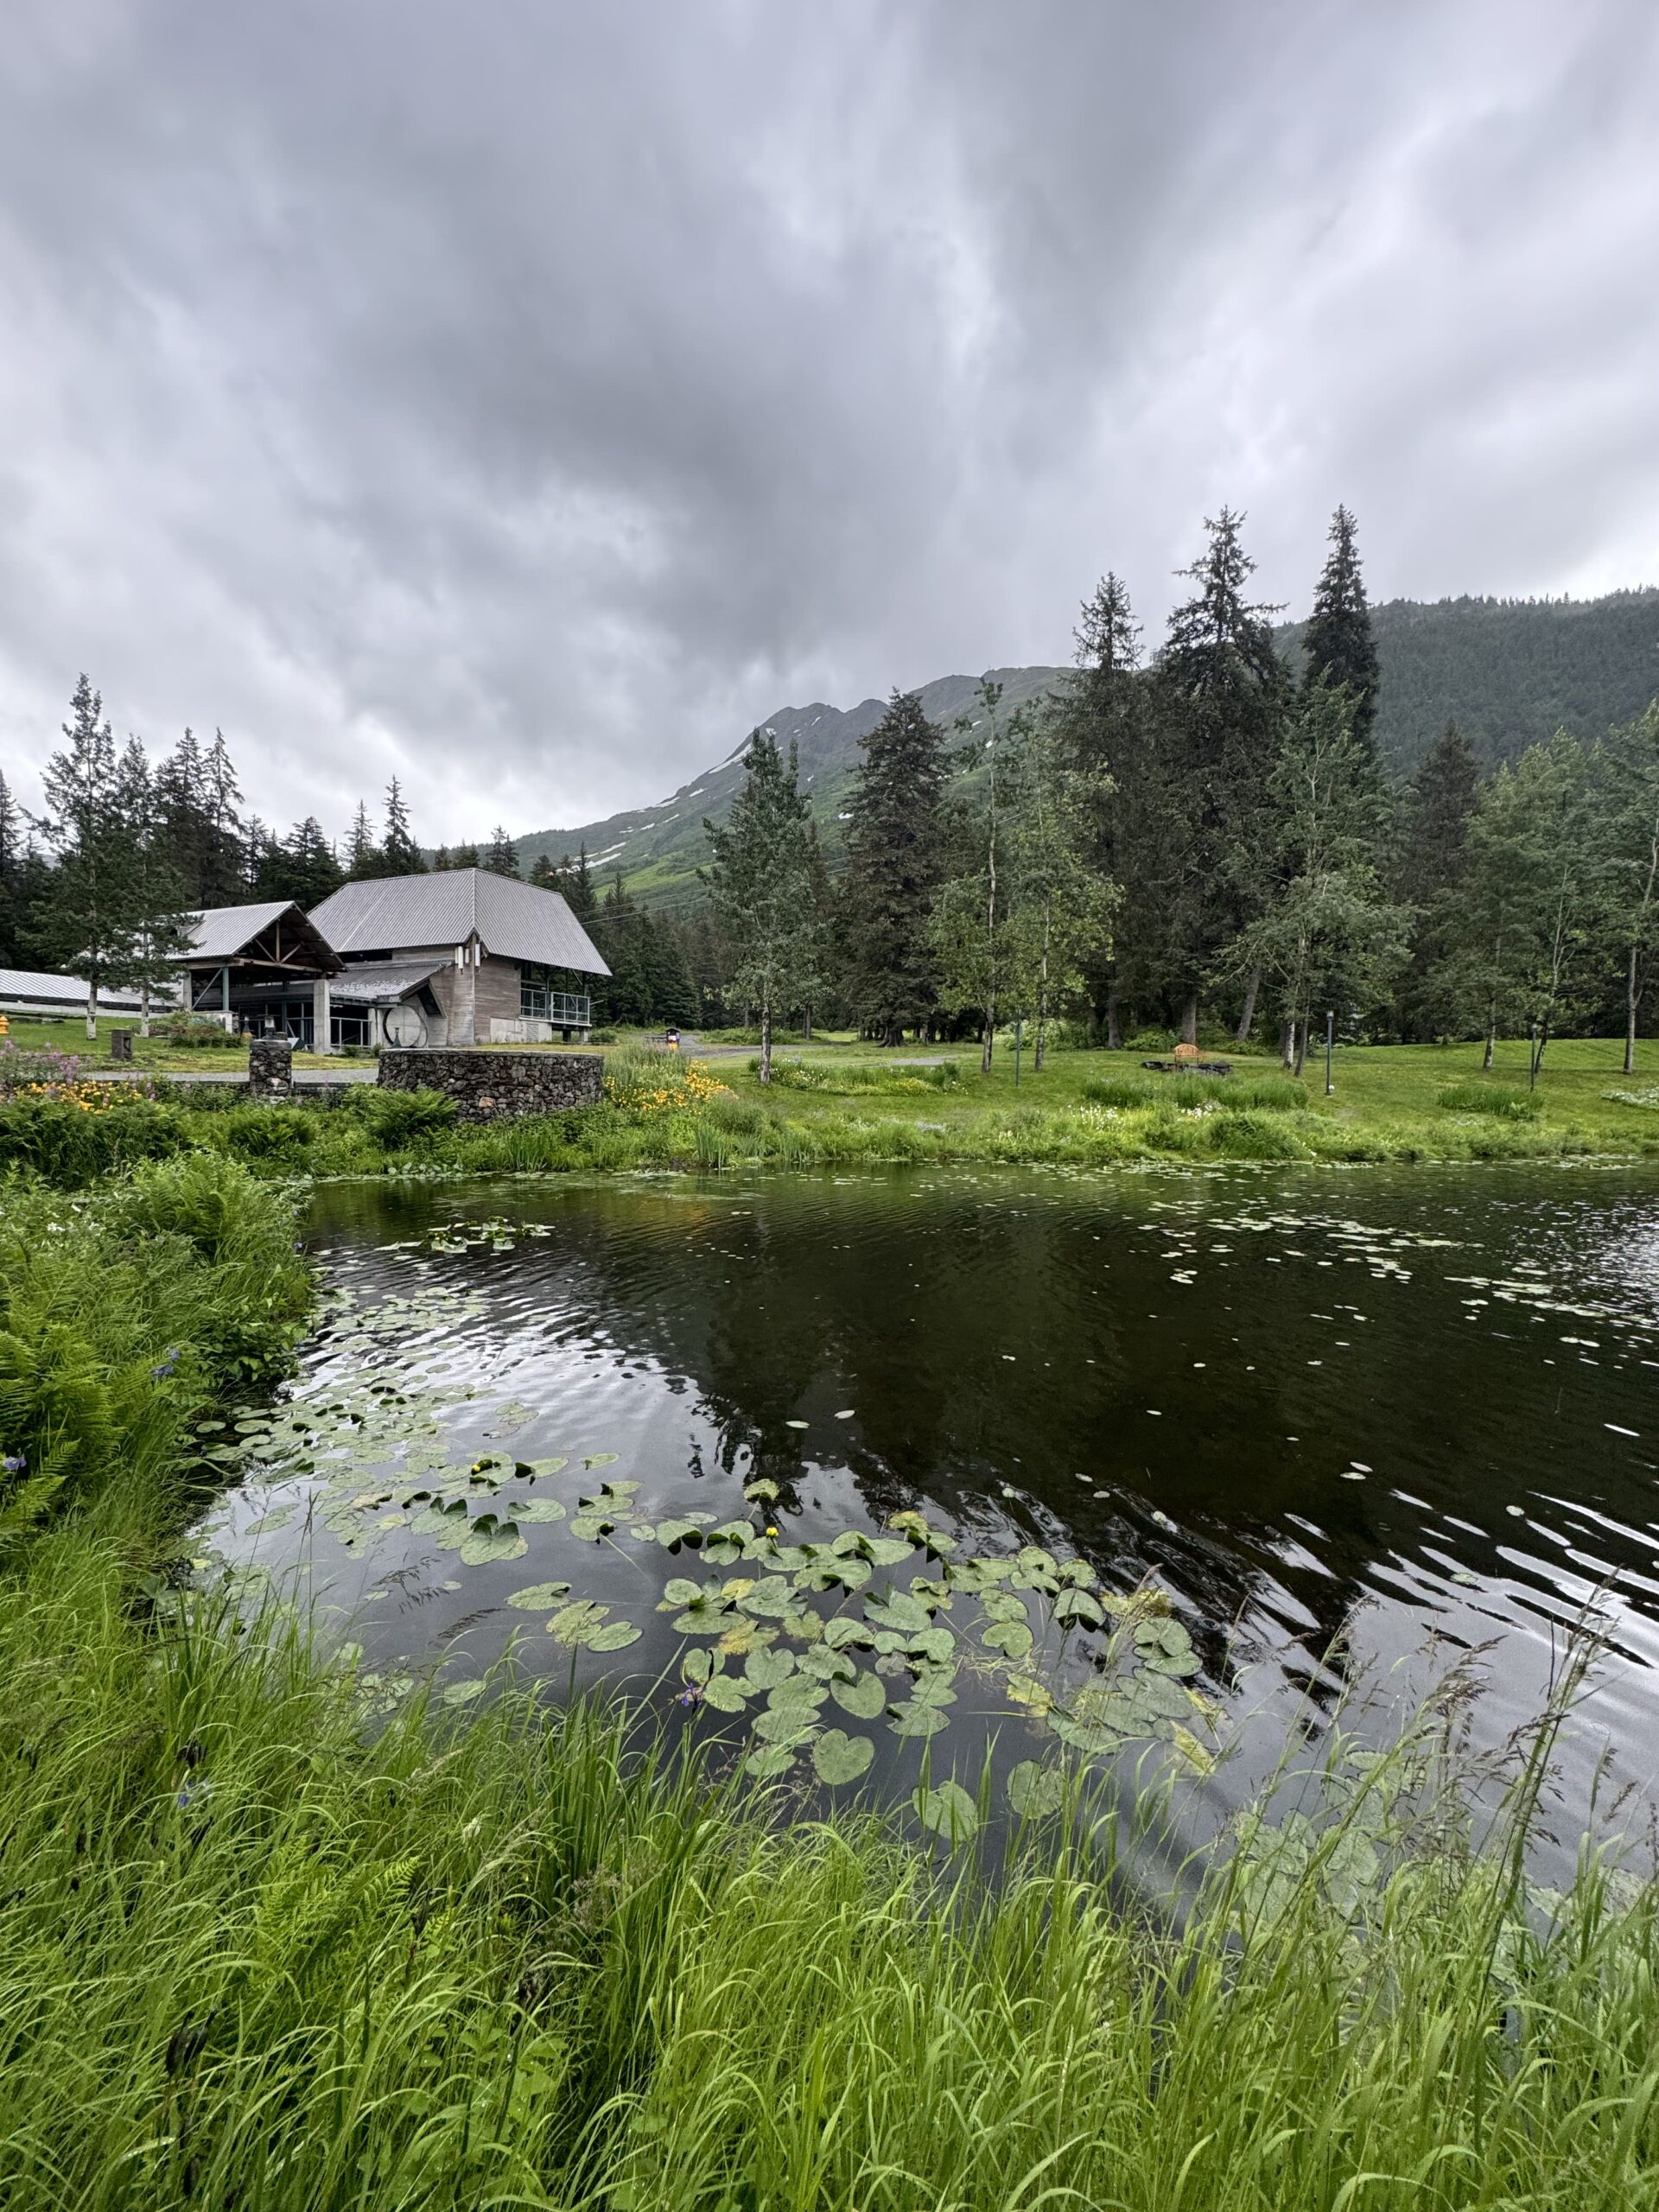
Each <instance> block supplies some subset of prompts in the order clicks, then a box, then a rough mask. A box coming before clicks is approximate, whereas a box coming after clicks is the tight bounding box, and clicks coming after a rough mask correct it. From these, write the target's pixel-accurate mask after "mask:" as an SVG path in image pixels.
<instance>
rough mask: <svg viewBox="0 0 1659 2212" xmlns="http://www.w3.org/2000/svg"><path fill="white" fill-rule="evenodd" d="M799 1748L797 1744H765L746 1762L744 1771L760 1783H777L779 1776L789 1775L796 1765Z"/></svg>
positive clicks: (752, 1753)
mask: <svg viewBox="0 0 1659 2212" xmlns="http://www.w3.org/2000/svg"><path fill="white" fill-rule="evenodd" d="M799 1748H800V1747H799V1745H796V1744H763V1745H761V1746H760V1749H759V1750H757V1751H751V1752H750V1753H749V1756H748V1757H747V1758H746V1759H745V1760H744V1762H743V1769H744V1771H745V1773H747V1774H752V1775H753V1776H754V1777H755V1778H756V1779H757V1780H758V1781H760V1782H772V1781H775V1780H776V1778H777V1777H778V1776H779V1775H780V1774H787V1773H788V1772H789V1770H790V1769H791V1767H792V1766H793V1765H794V1764H795V1754H796V1752H797V1751H798V1749H799Z"/></svg>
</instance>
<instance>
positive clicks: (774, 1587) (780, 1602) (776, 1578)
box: [737, 1574, 794, 1620]
mask: <svg viewBox="0 0 1659 2212" xmlns="http://www.w3.org/2000/svg"><path fill="white" fill-rule="evenodd" d="M793 1595H794V1592H792V1591H791V1588H790V1586H789V1585H788V1583H787V1582H786V1581H785V1579H784V1577H783V1576H782V1575H781V1574H764V1575H762V1576H761V1578H760V1580H759V1581H758V1582H756V1583H753V1584H752V1585H751V1586H750V1587H749V1588H748V1589H747V1590H746V1591H745V1592H743V1594H742V1596H741V1598H740V1599H738V1601H737V1602H738V1605H740V1607H741V1609H742V1611H744V1612H746V1613H753V1614H754V1615H755V1616H756V1617H757V1618H760V1619H761V1620H777V1619H779V1618H781V1616H782V1615H783V1614H785V1613H786V1612H788V1611H790V1610H791V1606H790V1599H791V1597H792V1596H793Z"/></svg>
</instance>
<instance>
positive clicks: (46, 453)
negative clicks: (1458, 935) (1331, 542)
mask: <svg viewBox="0 0 1659 2212" xmlns="http://www.w3.org/2000/svg"><path fill="white" fill-rule="evenodd" d="M5 16H6V48H5V60H4V65H3V68H0V423H3V435H0V766H3V767H4V769H5V771H6V772H7V774H8V776H9V777H10V778H11V779H12V780H13V781H14V783H15V784H16V785H17V787H18V789H19V791H20V792H21V794H22V797H23V798H24V799H25V801H26V802H31V801H33V800H34V798H35V793H36V791H37V785H36V782H35V767H36V766H37V765H38V763H39V761H40V760H41V757H42V755H43V753H44V752H45V751H46V750H47V749H48V747H49V746H50V744H51V743H52V742H53V741H54V739H55V735H56V730H57V726H58V723H59V722H60V720H61V719H62V716H63V713H64V711H65V702H66V700H67V694H68V691H69V690H70V688H71V686H72V685H73V681H74V677H75V673H76V671H77V670H79V669H80V668H83V667H84V668H86V669H87V670H89V671H91V673H92V677H93V680H94V682H95V683H98V684H99V685H100V686H101V688H102V690H103V691H104V694H105V702H106V704H107V706H108V709H109V710H110V713H111V716H112V718H113V721H114V722H115V726H116V728H117V732H118V734H122V735H124V734H125V733H126V732H127V731H128V730H136V731H137V732H138V733H139V734H141V735H143V737H144V738H145V739H146V740H147V741H149V743H150V745H151V746H152V747H156V748H160V747H163V746H165V745H167V744H168V743H170V742H171V741H172V740H173V739H174V737H175V736H176V734H177V733H178V731H179V729H180V728H181V727H182V725H183V724H184V723H186V722H187V721H188V722H192V723H194V725H195V726H196V727H197V728H198V729H203V730H206V731H207V732H208V733H211V731H212V729H213V726H214V725H215V724H219V725H222V727H223V728H224V730H225V732H226V737H227V739H228V741H229V742H230V744H231V747H232V751H233V753H234V755H235V757H236V759H237V760H238V763H239V765H240V766H241V769H242V772H243V778H244V782H245V785H246V787H247V791H248V795H249V798H250V800H251V803H252V804H254V805H255V806H257V809H258V810H259V811H260V812H261V813H262V814H264V815H265V816H267V817H271V818H274V819H275V820H276V821H277V823H279V824H285V823H288V822H289V821H291V820H292V819H293V818H294V817H296V816H297V815H300V814H303V813H305V812H308V811H315V813H317V814H318V815H319V816H321V818H322V820H323V821H324V823H325V825H326V826H327V828H328V829H330V830H331V831H332V830H337V829H341V828H343V826H344V824H345V822H346V817H347V816H348V814H349V811H350V809H351V807H352V804H353V802H354V801H355V799H356V798H357V797H358V795H359V792H367V793H369V794H370V795H371V797H372V798H378V793H379V791H380V790H381V789H382V788H383V787H384V785H385V782H386V779H387V778H388V777H389V776H391V774H393V773H397V775H399V776H401V777H402V778H403V779H404V785H405V788H406V791H407V793H408V795H409V796H410V799H411V800H412V802H413V806H414V811H415V819H416V829H417V830H418V831H419V832H420V833H421V834H423V836H426V837H427V838H428V839H429V840H433V841H435V840H436V839H438V838H440V837H444V838H449V839H453V838H455V837H457V836H463V835H466V834H469V833H471V834H477V833H481V832H484V831H486V830H487V829H489V827H490V826H491V824H492V823H493V822H495V821H496V820H497V819H498V818H499V819H505V821H506V822H507V823H509V824H510V825H511V826H512V828H513V829H515V830H525V829H536V828H542V827H547V826H554V825H556V826H560V827H569V826H571V825H574V824H576V823H582V822H586V821H588V820H590V819H593V818H594V817H600V816H602V815H604V814H607V813H609V812H610V811H612V810H615V809H618V808H620V807H624V806H630V805H636V804H645V803H647V802H650V801H652V800H654V799H656V798H660V797H662V796H663V795H664V794H665V793H666V792H667V791H669V790H671V788H672V787H673V786H674V785H677V784H678V783H680V782H682V781H683V780H684V779H686V778H687V777H689V776H690V775H691V774H693V773H694V772H696V770H698V769H700V768H702V766H705V765H707V763H708V762H709V761H710V760H713V759H715V758H717V757H720V756H721V755H723V754H724V753H727V752H728V750H729V749H730V748H731V747H732V746H733V745H734V743H736V742H737V741H739V740H740V739H741V736H742V735H743V734H744V731H745V729H746V728H747V726H748V724H749V723H750V722H751V721H753V720H754V719H755V718H756V717H758V716H759V715H762V714H764V713H766V711H768V710H769V709H773V708H776V707H779V706H782V705H784V704H786V703H799V702H804V701H807V700H810V699H813V698H823V699H828V700H829V701H831V702H833V703H835V704H837V705H849V704H851V703H852V702H854V701H855V700H857V699H859V698H861V697H862V696H867V695H868V694H870V693H872V692H875V693H881V692H885V691H887V690H888V689H889V688H890V687H891V686H892V685H893V683H901V684H912V683H922V682H925V681H926V680H927V679H928V678H930V677H935V676H939V675H943V674H945V673H947V672H949V671H953V670H960V671H966V672H969V673H976V672H977V671H980V670H981V669H982V668H983V667H986V666H988V665H992V664H1007V663H1019V662H1027V661H1037V660H1061V659H1067V658H1070V656H1071V624H1072V621H1073V620H1074V618H1075V613H1076V606H1077V601H1078V600H1079V598H1081V597H1082V596H1083V595H1084V594H1085V593H1086V592H1087V591H1088V590H1089V589H1090V587H1091V585H1092V583H1093V582H1094V580H1095V578H1096V575H1098V574H1099V573H1100V571H1101V570H1103V569H1105V568H1107V567H1109V566H1110V567H1116V569H1119V570H1120V572H1122V574H1124V575H1126V576H1127V578H1128V582H1129V584H1130V587H1131V589H1132V591H1133V592H1134V594H1135V601H1136V604H1137V607H1138V609H1139V611H1140V612H1141V614H1142V617H1143V619H1144V620H1146V621H1147V625H1148V628H1149V630H1150V631H1151V632H1154V634H1155V632H1156V627H1157V625H1158V622H1159V620H1160V617H1161V615H1162V613H1164V612H1165V610H1166V607H1167V606H1168V604H1169V601H1170V599H1171V596H1172V593H1173V590H1174V588H1175V587H1174V586H1173V582H1172V577H1171V571H1172V570H1173V569H1174V568H1176V567H1177V566H1178V565H1179V564H1180V563H1183V562H1185V561H1188V560H1191V559H1192V557H1193V556H1194V554H1195V552H1196V550H1197V549H1198V542H1199V539H1200V536H1201V530H1202V518H1203V516H1204V515H1205V513H1206V512H1214V511H1215V509H1216V508H1217V506H1218V505H1220V504H1222V503H1223V502H1230V503H1231V504H1232V505H1235V506H1238V507H1243V508H1244V509H1246V510H1248V512H1249V524H1248V528H1247V531H1246V538H1247V543H1249V546H1250V548H1251V549H1252V550H1254V552H1255V555H1256V556H1257V557H1258V559H1259V561H1260V563H1261V577H1260V581H1261V583H1262V590H1263V594H1264V596H1266V597H1268V598H1270V599H1274V600H1284V601H1288V602H1289V603H1290V606H1291V609H1292V611H1293V612H1300V611H1302V610H1303V609H1304V608H1305V607H1306V600H1307V596H1308V593H1309V591H1310V589H1311V586H1312V582H1313V576H1314V575H1315V574H1316V573H1317V570H1318V568H1319V561H1320V559H1321V557H1322V554H1323V537H1324V531H1325V524H1326V522H1327V518H1328V517H1329V514H1330V511H1331V509H1332V507H1333V506H1334V505H1335V504H1336V503H1337V501H1338V499H1344V500H1346V501H1347V502H1348V504H1349V505H1351V506H1352V507H1354V508H1355V509H1356V510H1357V513H1358V516H1359V520H1360V530H1361V546H1362V550H1363V556H1364V559H1365V563H1366V570H1367V575H1368V578H1369V580H1370V588H1371V591H1372V595H1373V597H1375V598H1388V597H1394V596H1398V595H1408V596H1414V597H1435V596H1438V595H1440V594H1448V593H1459V592H1464V591H1471V592H1497V593H1503V594H1529V593H1543V592H1554V593H1559V592H1561V591H1563V590H1571V591H1573V592H1574V593H1588V592H1595V591H1599V590H1604V589H1606V588H1611V587H1614V586H1618V585H1621V584H1634V583H1638V582H1659V497H1656V494H1659V373H1656V360H1659V342H1656V341H1659V287H1656V284H1655V282H1654V278H1655V272H1656V268H1659V156H1656V152H1655V137H1654V131H1655V124H1654V117H1655V114H1656V111H1659V97H1656V96H1659V8H1656V7H1655V6H1654V4H1653V0H1571V4H1570V5H1567V4H1563V0H1386V3H1385V0H1249V4H1248V5H1245V4H1241V0H1166V4H1161V5H1157V4H1153V0H1116V4H1114V0H937V4H929V0H891V4H883V0H828V4H825V5H820V6H817V7H806V6H802V5H791V4H784V5H779V4H778V0H753V4H720V0H690V3H689V4H688V0H605V3H604V4H603V5H593V4H581V5H577V4H567V0H281V4H280V5H269V4H257V0H213V3H212V4H204V0H176V4H175V0H12V4H11V5H10V7H9V8H8V9H7V10H6V11H5Z"/></svg>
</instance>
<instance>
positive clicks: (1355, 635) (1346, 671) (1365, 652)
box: [1302, 507, 1382, 753]
mask: <svg viewBox="0 0 1659 2212" xmlns="http://www.w3.org/2000/svg"><path fill="white" fill-rule="evenodd" d="M1330 537H1331V550H1330V553H1329V554H1328V555H1327V556H1326V558H1325V567H1324V568H1323V569H1321V571H1320V572H1319V582H1318V584H1317V585H1316V586H1315V587H1314V591H1313V613H1312V614H1311V615H1310V616H1309V617H1308V621H1307V627H1306V630H1305V631H1304V632H1303V633H1302V650H1303V652H1305V654H1306V674H1305V676H1304V678H1303V682H1304V685H1305V686H1312V685H1314V684H1317V683H1343V684H1346V686H1347V687H1348V690H1349V692H1350V694H1351V696H1352V700H1353V734H1354V739H1355V741H1356V742H1357V744H1358V745H1360V746H1361V747H1363V749H1364V750H1365V751H1366V752H1368V753H1370V752H1375V750H1376V737H1375V729H1376V696H1377V692H1378V690H1379V689H1380V687H1381V683H1382V671H1381V667H1380V664H1379V663H1378V660H1377V657H1376V638H1375V637H1374V636H1373V634H1372V631H1371V612H1370V606H1369V604H1368V603H1367V601H1366V598H1365V580H1364V578H1363V575H1361V574H1360V567H1359V552H1358V548H1357V543H1356V532H1355V524H1354V518H1353V517H1352V515H1351V514H1350V513H1349V512H1348V510H1347V508H1346V507H1338V509H1337V512H1336V513H1335V514H1334V515H1333V516H1332V518H1331V531H1330Z"/></svg>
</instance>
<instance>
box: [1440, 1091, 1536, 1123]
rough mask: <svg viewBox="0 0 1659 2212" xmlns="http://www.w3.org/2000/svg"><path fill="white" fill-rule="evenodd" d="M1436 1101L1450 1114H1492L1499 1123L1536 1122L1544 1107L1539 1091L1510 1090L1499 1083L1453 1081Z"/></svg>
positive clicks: (1442, 1109) (1443, 1110)
mask: <svg viewBox="0 0 1659 2212" xmlns="http://www.w3.org/2000/svg"><path fill="white" fill-rule="evenodd" d="M1434 1103H1435V1104H1436V1105H1437V1106H1439V1107H1440V1109H1441V1111H1442V1112H1443V1113H1447V1114H1489V1115H1491V1117H1492V1118H1493V1120H1495V1121H1500V1122H1535V1121H1536V1120H1537V1119H1538V1117H1539V1116H1540V1115H1541V1113H1542V1112H1543V1110H1544V1102H1543V1100H1542V1099H1541V1097H1539V1096H1538V1094H1537V1092H1536V1091H1532V1090H1507V1089H1505V1087H1504V1086H1503V1084H1497V1083H1452V1084H1447V1085H1446V1089H1445V1090H1442V1091H1441V1092H1440V1094H1439V1095H1438V1096H1437V1097H1436V1099H1435V1102H1434Z"/></svg>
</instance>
